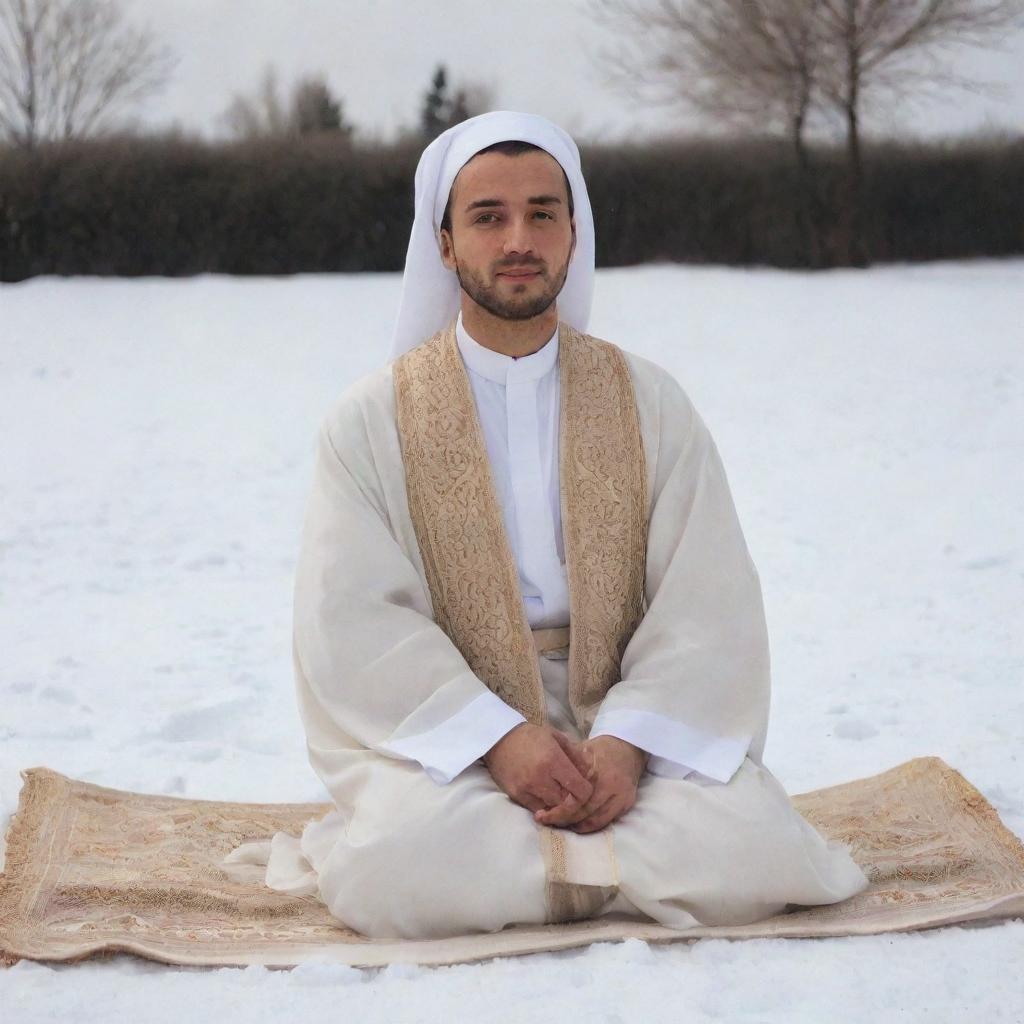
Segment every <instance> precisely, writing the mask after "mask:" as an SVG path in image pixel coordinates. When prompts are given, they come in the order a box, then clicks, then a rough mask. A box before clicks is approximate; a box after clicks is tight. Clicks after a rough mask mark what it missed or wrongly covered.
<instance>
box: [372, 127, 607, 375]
mask: <svg viewBox="0 0 1024 1024" xmlns="http://www.w3.org/2000/svg"><path fill="white" fill-rule="evenodd" d="M509 141H518V142H530V143H533V145H535V146H539V147H540V148H541V149H543V150H544V151H545V152H547V153H549V154H550V155H551V156H553V157H554V158H555V159H556V160H557V161H558V162H559V164H561V166H562V170H564V171H565V175H566V177H567V178H568V179H569V187H570V189H571V190H572V199H573V206H574V212H575V217H576V250H575V252H574V253H573V256H572V260H571V261H570V263H569V271H568V273H567V275H566V279H565V285H564V287H563V288H562V291H561V293H560V294H559V296H558V300H557V301H558V317H559V319H560V320H564V321H565V322H566V323H568V324H570V325H571V326H572V327H575V328H576V329H577V330H579V331H585V330H586V329H587V322H588V321H589V319H590V302H591V297H592V295H593V291H594V217H593V214H592V213H591V210H590V197H589V196H588V195H587V186H586V183H585V182H584V181H583V172H582V170H581V169H580V154H579V150H578V149H577V148H576V143H575V142H573V140H572V138H571V137H570V136H569V135H568V134H567V133H566V132H564V131H563V130H562V129H561V128H559V127H558V125H556V124H552V123H551V122H550V121H548V120H547V119H546V118H543V117H538V116H537V115H535V114H520V113H517V112H515V111H512V110H494V111H491V112H490V113H488V114H480V115H479V117H471V118H469V120H467V121H463V122H461V124H457V125H455V126H454V127H452V128H449V129H448V130H447V131H446V132H442V133H441V134H440V135H439V136H438V137H437V138H436V139H434V141H433V142H431V143H430V145H429V146H427V148H426V149H425V150H423V155H422V156H421V157H420V162H419V164H418V165H417V166H416V213H415V218H414V220H413V225H412V234H411V235H410V236H409V251H408V252H407V253H406V257H405V274H404V276H403V278H402V299H401V303H400V304H399V307H398V322H397V323H396V325H395V334H394V339H393V342H392V348H391V358H392V359H397V358H398V357H399V356H400V355H402V353H403V352H408V351H409V349H411V348H415V347H416V346H417V345H418V344H419V343H420V342H421V341H425V340H426V339H427V338H429V337H430V336H431V335H432V334H435V333H437V331H440V330H442V329H443V328H444V327H447V326H448V324H449V323H450V322H451V321H452V320H453V319H454V317H455V315H456V313H458V311H459V290H460V289H459V279H458V277H457V276H456V275H455V271H453V270H448V268H447V267H445V265H444V264H443V263H442V262H441V241H440V230H441V218H442V217H443V216H444V208H445V206H446V205H447V204H448V195H449V193H450V192H451V188H452V183H453V182H454V181H455V176H456V175H457V174H458V173H459V171H460V170H461V169H462V167H463V166H464V165H465V164H466V163H468V161H469V160H470V159H472V157H474V156H475V155H476V154H477V153H479V152H480V150H481V149H486V148H487V147H488V146H490V145H493V144H494V143H495V142H509Z"/></svg>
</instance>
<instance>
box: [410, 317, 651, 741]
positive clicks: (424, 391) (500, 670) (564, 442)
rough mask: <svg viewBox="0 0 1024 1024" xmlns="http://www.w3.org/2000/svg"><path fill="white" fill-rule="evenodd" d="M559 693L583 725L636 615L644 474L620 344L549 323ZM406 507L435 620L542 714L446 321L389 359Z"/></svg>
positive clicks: (472, 413) (612, 677)
mask: <svg viewBox="0 0 1024 1024" xmlns="http://www.w3.org/2000/svg"><path fill="white" fill-rule="evenodd" d="M558 367H559V377H560V389H561V390H560V402H561V412H560V420H559V467H560V488H561V494H560V500H561V511H562V531H563V535H564V540H565V558H566V567H567V574H568V582H569V610H570V623H569V628H570V641H569V642H570V647H569V666H568V667H569V703H570V706H571V708H572V712H573V715H574V717H575V718H576V722H577V724H578V725H579V726H580V728H581V730H583V731H584V734H586V732H588V731H589V729H590V726H591V725H592V724H593V719H594V717H595V715H596V713H597V708H598V705H599V704H600V703H601V701H602V699H603V698H604V696H605V694H606V693H607V692H608V688H609V687H610V686H612V685H613V684H614V683H615V682H617V681H618V679H619V668H620V664H621V660H622V652H623V651H624V649H625V647H626V644H627V643H628V642H629V638H630V637H631V636H632V635H633V631H634V630H635V629H636V627H637V625H638V624H639V622H640V619H641V617H642V614H643V590H644V567H645V564H646V547H647V520H648V509H647V479H646V464H645V461H644V451H643V441H642V438H641V434H640V419H639V414H638V412H637V405H636V396H635V394H634V391H633V382H632V379H631V378H630V375H629V367H628V366H627V364H626V360H625V357H624V356H623V354H622V352H621V350H620V349H619V348H617V347H616V346H615V345H612V344H611V343H609V342H607V341H601V340H599V339H598V338H594V337H591V336H590V335H588V334H582V333H580V332H579V331H576V330H575V329H573V328H572V327H570V326H569V325H568V324H566V323H560V324H559V343H558ZM394 383H395V397H396V404H397V420H398V432H399V437H400V439H401V446H402V461H403V464H404V468H405V479H406V488H407V491H408V495H409V512H410V515H411V518H412V522H413V527H414V529H415V531H416V539H417V542H418V544H419V548H420V553H421V556H422V558H423V565H424V569H425V571H426V576H427V583H428V585H429V588H430V597H431V601H432V604H433V609H434V618H435V620H436V621H437V623H438V625H440V626H441V628H442V629H443V630H444V631H445V632H446V633H447V634H448V636H449V637H450V638H451V640H452V642H453V643H454V644H455V646H456V647H457V648H458V649H459V651H460V652H461V653H462V655H463V657H465V659H466V661H467V662H468V663H469V666H470V668H471V669H472V670H473V672H474V673H476V675H478V676H479V677H480V679H482V680H483V681H484V682H485V683H486V684H487V686H489V687H490V689H491V690H493V691H494V693H496V694H497V695H498V696H499V697H501V698H502V699H503V700H504V701H505V702H506V703H508V704H509V705H511V706H512V707H514V708H516V709H517V710H518V711H519V712H520V713H521V714H522V715H523V716H524V717H525V718H526V719H527V720H528V721H530V722H534V723H536V724H540V723H543V722H544V721H545V717H546V716H545V701H544V693H543V685H542V682H541V675H540V667H539V664H538V661H537V654H536V651H535V649H534V645H533V641H532V639H531V635H530V626H529V622H528V621H527V618H526V610H525V608H524V606H523V601H522V594H521V591H520V588H519V575H518V571H517V568H516V564H515V559H514V557H513V555H512V549H511V546H510V544H509V540H508V536H507V534H506V531H505V525H504V520H503V518H502V514H501V508H500V506H499V503H498V497H497V491H496V489H495V486H494V479H493V476H492V472H491V465H490V460H489V458H488V455H487V449H486V446H485V442H484V435H483V430H482V428H481V426H480V420H479V416H478V414H477V409H476V403H475V401H474V398H473V392H472V389H471V386H470V383H469V377H468V375H467V373H466V369H465V366H464V364H463V362H462V356H461V354H460V353H459V349H458V342H457V340H456V336H455V323H454V321H453V322H452V323H451V324H449V326H448V327H447V328H446V329H445V330H443V331H439V332H438V333H437V334H435V335H433V336H432V337H431V338H429V339H427V340H426V341H425V342H423V343H422V344H421V345H418V346H417V347H416V348H414V349H412V350H410V351H409V352H407V353H405V354H404V355H403V356H401V357H399V358H398V359H397V360H395V364H394Z"/></svg>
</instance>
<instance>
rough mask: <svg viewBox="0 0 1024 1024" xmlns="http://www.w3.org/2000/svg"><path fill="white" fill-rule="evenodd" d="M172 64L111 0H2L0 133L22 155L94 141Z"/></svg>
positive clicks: (162, 79) (153, 88) (160, 82)
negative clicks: (41, 147) (62, 143)
mask: <svg viewBox="0 0 1024 1024" xmlns="http://www.w3.org/2000/svg"><path fill="white" fill-rule="evenodd" d="M176 61H177V59H176V58H175V57H174V55H173V54H172V53H171V52H170V51H169V50H168V49H167V48H165V47H162V46H158V45H157V44H156V42H155V41H154V39H153V37H152V36H151V35H150V34H149V33H148V32H146V31H143V30H139V29H135V28H132V27H131V26H129V25H127V24H125V23H124V20H123V17H122V14H121V11H120V8H119V7H118V5H117V3H116V0H0V134H2V135H3V136H4V137H6V138H8V139H9V140H10V141H12V142H13V143H14V144H15V145H18V146H22V147H25V148H27V149H31V148H33V147H35V146H36V145H37V143H39V142H40V141H42V140H44V139H72V138H80V137H83V136H87V135H92V134H98V133H100V132H102V131H104V130H107V129H109V128H110V127H112V122H113V120H114V118H115V117H116V116H117V115H119V114H121V113H123V112H124V110H125V108H127V107H128V106H130V105H132V104H134V103H137V102H139V101H140V100H142V99H144V98H145V97H147V96H149V95H151V94H153V93H155V92H157V91H158V90H159V89H160V88H162V87H163V86H164V85H165V84H166V82H167V80H168V79H169V77H170V74H171V71H172V70H173V68H174V65H175V64H176Z"/></svg>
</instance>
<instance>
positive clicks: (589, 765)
mask: <svg viewBox="0 0 1024 1024" xmlns="http://www.w3.org/2000/svg"><path fill="white" fill-rule="evenodd" d="M552 733H553V735H554V737H555V741H556V742H557V743H558V745H559V746H560V747H561V748H562V750H563V751H565V754H566V756H567V757H568V758H569V760H570V761H572V763H573V764H574V765H575V766H576V770H577V771H578V772H579V773H580V774H581V775H582V776H583V777H584V778H585V779H589V778H590V777H591V775H592V774H593V771H594V757H593V755H592V754H590V753H589V752H588V751H586V750H584V749H583V748H582V747H581V746H580V745H579V744H578V743H576V742H574V741H573V740H572V739H570V738H569V737H568V736H566V734H565V733H564V732H559V730H558V729H554V730H552Z"/></svg>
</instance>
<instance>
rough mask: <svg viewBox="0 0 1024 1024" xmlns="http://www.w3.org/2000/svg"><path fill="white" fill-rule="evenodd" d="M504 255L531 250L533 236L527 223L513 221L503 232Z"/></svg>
mask: <svg viewBox="0 0 1024 1024" xmlns="http://www.w3.org/2000/svg"><path fill="white" fill-rule="evenodd" d="M504 251H505V255H506V256H509V255H511V254H512V253H524V252H533V237H532V235H531V234H530V229H529V227H528V225H526V224H524V223H523V222H522V221H513V222H512V223H510V224H509V227H508V230H507V231H506V232H505V244H504Z"/></svg>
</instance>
